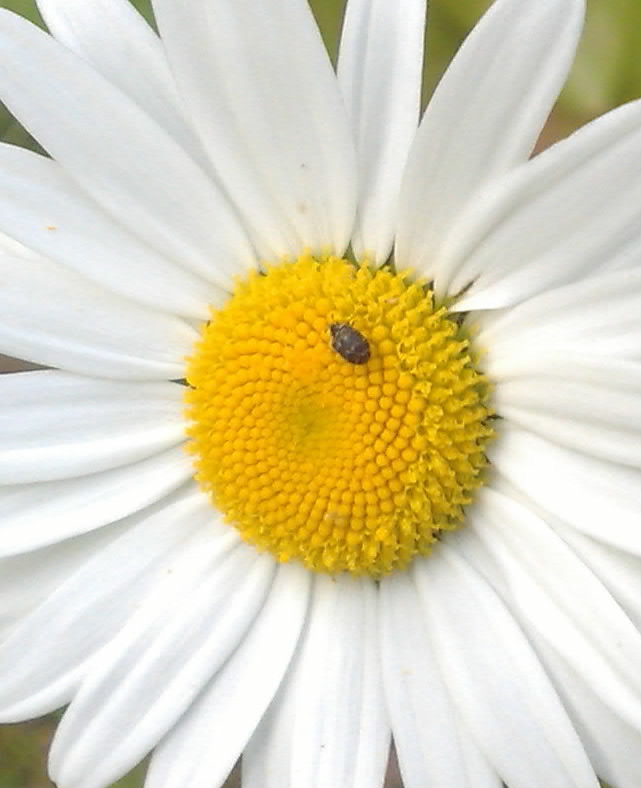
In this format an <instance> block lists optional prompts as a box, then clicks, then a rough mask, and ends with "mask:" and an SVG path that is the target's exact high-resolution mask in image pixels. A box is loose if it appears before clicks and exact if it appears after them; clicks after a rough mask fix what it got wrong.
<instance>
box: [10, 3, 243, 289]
mask: <svg viewBox="0 0 641 788" xmlns="http://www.w3.org/2000/svg"><path fill="white" fill-rule="evenodd" d="M0 48H1V49H2V62H1V63H0V98H2V100H3V101H4V102H5V103H6V104H7V106H8V107H9V109H10V110H11V111H12V113H13V114H14V115H15V116H16V117H17V118H18V120H20V121H21V123H22V124H23V125H24V126H25V127H26V128H27V129H28V130H29V131H30V132H31V134H32V135H33V136H34V137H35V138H36V139H37V140H38V141H39V142H40V144H41V145H42V146H43V147H44V148H45V149H46V150H47V151H48V152H49V153H50V154H51V156H52V157H53V158H54V159H56V160H57V161H59V162H60V164H61V165H62V166H63V167H64V168H65V170H67V171H68V172H69V174H70V175H71V177H72V178H73V179H74V180H75V181H76V182H77V183H78V184H80V186H81V187H82V188H83V189H84V191H86V192H87V194H89V195H90V196H91V197H92V198H93V199H94V200H95V201H96V202H97V203H98V204H99V205H101V206H102V207H103V208H104V209H105V210H106V211H107V212H108V213H110V214H111V215H112V216H113V217H114V218H115V219H116V220H118V221H120V222H122V224H123V225H124V226H125V227H127V228H129V229H130V230H131V232H133V233H135V234H137V235H139V236H140V238H141V239H142V240H143V241H145V243H146V244H147V245H148V246H149V247H150V248H152V249H156V250H158V251H159V252H160V253H161V254H164V255H167V256H169V257H170V258H171V259H173V260H175V261H177V263H178V264H179V265H183V266H186V267H188V268H189V269H190V270H192V271H194V272H196V273H198V274H201V275H203V276H205V277H206V278H210V279H211V280H212V281H214V282H217V283H218V284H222V285H223V286H225V283H227V284H228V283H229V282H230V281H231V280H232V277H233V275H234V274H235V273H238V272H239V271H242V270H243V269H244V268H246V267H247V266H252V265H254V257H253V252H252V250H251V248H250V247H249V245H248V242H247V240H246V238H245V235H244V233H243V231H242V230H241V228H240V225H239V223H238V220H237V218H236V216H235V214H234V212H233V210H232V209H231V208H230V207H229V205H228V204H227V202H226V201H225V199H224V198H223V197H222V195H221V193H220V192H219V191H218V190H217V188H216V186H215V184H214V183H213V182H212V181H211V180H210V179H208V178H207V176H206V175H205V174H204V173H203V171H202V170H201V169H200V168H199V167H198V166H197V165H196V164H195V163H194V161H193V159H191V158H190V157H189V156H188V155H187V154H186V153H185V152H184V151H183V149H182V148H181V147H180V146H179V145H178V144H177V143H175V142H174V140H173V139H171V137H170V136H169V135H168V134H167V133H166V132H165V131H164V130H163V129H162V128H160V126H158V124H157V123H156V122H155V121H154V120H152V119H151V118H150V117H149V115H147V114H146V113H145V112H143V111H142V110H141V109H140V108H139V107H138V106H137V105H136V104H135V103H134V102H133V101H131V99H129V98H128V97H127V96H125V95H124V94H123V93H122V92H121V91H120V90H118V89H117V88H115V87H114V86H113V85H111V84H110V83H109V82H108V81H107V80H106V79H105V78H104V77H102V76H101V75H100V74H99V73H98V72H97V71H95V70H94V69H93V68H92V67H91V66H90V65H89V64H87V63H86V62H85V61H84V60H82V59H81V58H80V57H78V56H77V55H76V54H75V53H73V52H70V51H69V50H67V49H65V48H64V47H63V46H62V45H60V44H58V43H57V42H56V41H55V40H54V39H53V38H52V37H51V36H48V35H46V34H45V33H43V32H42V31H40V30H38V29H37V28H36V27H35V26H33V25H31V24H29V23H28V22H26V21H25V20H24V19H22V18H21V17H18V16H16V15H15V14H11V13H10V12H7V11H2V12H0Z"/></svg>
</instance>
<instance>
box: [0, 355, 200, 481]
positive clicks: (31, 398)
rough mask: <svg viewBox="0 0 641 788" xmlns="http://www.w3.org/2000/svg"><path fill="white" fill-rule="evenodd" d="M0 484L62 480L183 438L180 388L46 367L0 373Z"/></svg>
mask: <svg viewBox="0 0 641 788" xmlns="http://www.w3.org/2000/svg"><path fill="white" fill-rule="evenodd" d="M0 392H2V396H1V399H2V404H3V407H2V408H1V409H0V434H2V443H3V445H2V452H0V483H1V484H18V483H20V484H22V483H25V482H44V481H54V480H56V479H69V478H73V477H74V476H84V475H86V474H91V473H97V472H98V471H104V470H108V469H109V468H117V467H119V466H121V465H127V464H129V463H132V462H136V461H137V460H141V459H144V458H146V457H152V456H154V455H155V454H157V453H159V452H161V451H163V450H165V449H167V448H169V447H170V446H173V445H177V444H179V443H181V442H182V440H183V439H184V424H183V419H182V414H181V394H182V387H181V386H178V385H176V384H173V383H118V382H114V381H106V380H93V379H91V378H81V377H76V376H75V375H69V374H66V373H64V372H55V371H52V370H51V371H50V370H45V371H38V372H18V373H16V374H14V375H2V376H0Z"/></svg>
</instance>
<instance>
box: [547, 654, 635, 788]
mask: <svg viewBox="0 0 641 788" xmlns="http://www.w3.org/2000/svg"><path fill="white" fill-rule="evenodd" d="M535 645H536V648H537V651H539V653H540V655H541V658H542V659H543V661H544V663H545V667H546V669H547V671H548V673H549V675H550V677H551V678H552V680H553V681H554V683H555V684H556V686H557V687H558V690H559V694H560V695H561V697H562V698H563V703H564V705H565V707H566V709H567V710H568V713H569V714H570V716H571V717H572V718H573V720H574V721H575V726H576V729H577V732H578V733H579V736H580V737H581V741H582V742H583V744H584V746H585V749H586V752H587V753H588V756H589V758H590V760H591V762H592V764H593V765H594V770H595V772H596V773H597V774H598V775H599V777H600V778H601V779H602V780H604V781H605V782H607V784H608V785H612V786H616V788H637V786H639V785H641V759H640V758H639V752H641V732H640V731H639V729H638V728H637V729H635V728H633V727H631V726H630V725H629V724H628V723H626V722H625V721H624V720H622V719H621V717H620V716H619V715H618V714H617V713H616V712H613V711H612V709H611V708H610V707H609V706H608V705H607V702H604V701H603V700H601V699H600V698H599V697H598V696H597V695H596V694H595V693H594V690H593V688H592V686H591V685H590V684H589V683H587V682H586V681H584V680H583V679H582V678H581V677H579V676H577V674H576V672H575V671H574V670H573V668H572V667H570V666H569V665H568V664H567V663H566V662H565V661H564V660H563V659H561V658H560V657H559V656H558V655H557V654H556V653H555V652H554V650H553V649H551V648H549V647H548V646H546V645H544V644H543V643H541V642H538V641H536V640H535Z"/></svg>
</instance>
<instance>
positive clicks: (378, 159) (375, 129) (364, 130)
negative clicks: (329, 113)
mask: <svg viewBox="0 0 641 788" xmlns="http://www.w3.org/2000/svg"><path fill="white" fill-rule="evenodd" d="M425 6H426V0H409V1H406V2H403V3H390V2H389V0H350V2H349V3H348V4H347V7H346V11H345V20H344V22H343V32H342V35H341V43H340V51H339V56H338V80H339V84H340V86H341V89H342V92H343V95H344V96H345V103H346V105H347V110H348V113H349V115H350V120H351V123H352V127H353V129H354V137H355V139H356V151H357V156H358V165H359V201H358V204H359V211H358V215H357V219H356V227H355V234H354V238H353V240H352V244H353V246H354V250H355V252H356V255H357V256H360V257H362V256H367V257H368V258H369V259H372V260H373V261H374V262H377V263H379V264H380V263H383V262H385V260H386V259H387V258H388V256H389V254H390V252H391V250H392V244H393V240H394V232H395V230H396V214H397V210H398V205H397V202H398V196H399V192H400V187H401V177H402V175H403V170H404V169H405V164H406V162H407V155H408V153H409V149H410V145H411V143H412V141H413V139H414V136H415V134H416V128H417V125H418V117H419V108H420V102H421V79H422V76H423V68H422V65H423V40H424V29H425Z"/></svg>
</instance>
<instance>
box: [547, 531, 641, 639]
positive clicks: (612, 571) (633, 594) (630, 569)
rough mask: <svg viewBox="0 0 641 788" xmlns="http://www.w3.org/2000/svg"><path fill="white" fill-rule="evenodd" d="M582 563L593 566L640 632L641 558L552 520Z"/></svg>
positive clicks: (592, 568) (596, 573)
mask: <svg viewBox="0 0 641 788" xmlns="http://www.w3.org/2000/svg"><path fill="white" fill-rule="evenodd" d="M550 524H551V525H552V527H553V528H555V530H556V531H557V533H558V534H559V536H560V537H561V538H562V539H563V540H564V541H565V542H567V543H568V544H569V545H570V547H571V548H572V550H574V552H575V553H576V554H577V556H578V557H579V558H580V559H581V561H583V563H584V564H585V565H586V566H588V567H590V569H591V570H592V572H594V574H595V575H596V576H597V577H598V578H599V580H600V581H601V582H602V583H603V585H604V586H605V587H606V588H607V589H608V591H609V592H610V594H612V596H613V597H614V598H615V599H616V601H617V602H618V604H619V606H620V607H621V608H622V609H623V610H624V611H625V613H626V615H627V616H628V618H629V619H630V620H631V621H633V622H634V625H635V626H636V628H637V629H638V630H639V631H640V632H641V558H638V557H637V556H634V555H629V554H628V553H624V552H622V551H621V550H616V549H615V548H613V547H610V546H609V545H605V544H602V543H601V542H597V541H596V540H595V539H592V538H591V537H590V536H585V534H582V533H580V532H579V531H575V530H574V529H573V528H567V527H561V526H560V525H559V524H558V523H555V522H551V523H550Z"/></svg>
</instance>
